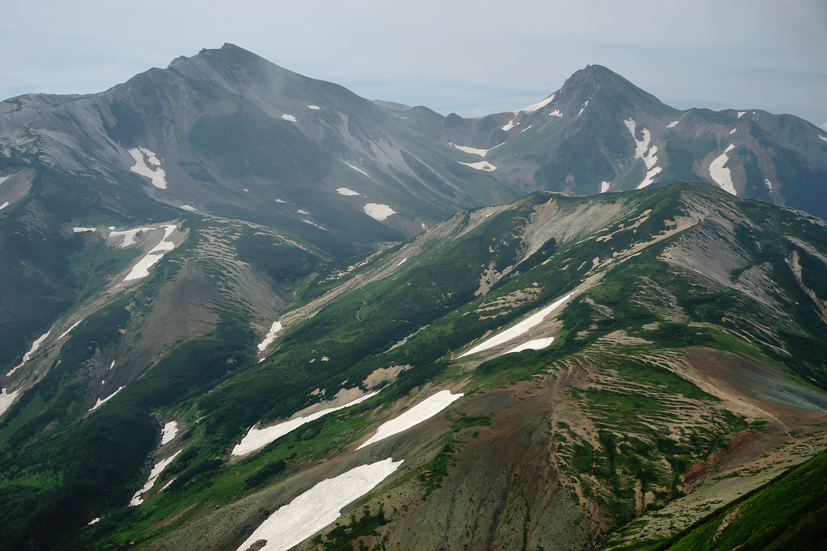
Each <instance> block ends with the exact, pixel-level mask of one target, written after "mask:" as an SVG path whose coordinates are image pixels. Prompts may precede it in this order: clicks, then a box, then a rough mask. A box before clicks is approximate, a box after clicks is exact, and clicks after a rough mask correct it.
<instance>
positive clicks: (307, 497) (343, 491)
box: [238, 457, 402, 551]
mask: <svg viewBox="0 0 827 551" xmlns="http://www.w3.org/2000/svg"><path fill="white" fill-rule="evenodd" d="M401 464H402V461H401V460H400V461H393V459H392V458H390V457H389V458H388V459H385V460H384V461H377V462H376V463H371V464H370V465H362V466H359V467H356V468H353V469H351V470H349V471H347V472H346V473H343V474H340V475H339V476H337V477H334V478H329V479H327V480H323V481H321V482H319V483H318V484H316V485H315V486H313V487H312V488H311V489H309V490H307V491H306V492H304V493H303V494H301V495H300V496H298V497H297V498H296V499H294V500H293V501H291V502H290V503H288V504H287V505H284V506H282V507H281V508H279V509H278V510H277V511H276V512H275V513H273V514H272V515H270V518H268V519H267V520H265V521H264V522H263V523H262V524H261V525H260V526H259V527H258V528H256V530H255V532H253V533H252V534H251V535H250V537H249V538H247V540H246V541H245V542H244V543H242V544H241V545H240V546H239V548H238V550H239V551H244V550H246V549H249V548H250V546H251V545H253V544H254V543H256V542H257V541H259V540H264V541H265V542H266V543H265V545H264V546H263V547H261V548H260V549H259V551H287V550H288V549H291V548H292V547H294V546H296V545H297V544H299V543H301V542H302V541H304V540H306V539H307V538H309V537H310V536H312V535H313V534H315V533H316V532H318V531H319V530H321V529H322V528H324V527H325V526H327V525H329V524H331V523H333V522H335V521H336V519H338V518H339V516H341V513H340V511H341V510H342V509H343V508H344V507H345V506H347V505H348V504H349V503H352V502H354V501H356V500H357V499H359V498H360V497H362V496H363V495H365V494H366V493H368V492H369V491H371V490H372V489H374V488H375V487H376V486H378V485H379V483H380V482H382V481H383V480H385V479H386V478H387V477H388V476H390V475H391V474H393V472H394V471H396V469H398V468H399V466H400V465H401Z"/></svg>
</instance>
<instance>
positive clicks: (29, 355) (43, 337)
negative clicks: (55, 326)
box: [6, 330, 52, 377]
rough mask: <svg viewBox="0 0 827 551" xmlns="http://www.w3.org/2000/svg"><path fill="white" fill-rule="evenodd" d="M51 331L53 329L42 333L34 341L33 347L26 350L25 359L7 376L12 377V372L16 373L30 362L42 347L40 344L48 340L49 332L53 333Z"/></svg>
mask: <svg viewBox="0 0 827 551" xmlns="http://www.w3.org/2000/svg"><path fill="white" fill-rule="evenodd" d="M51 332H52V331H51V330H49V331H46V332H45V333H43V334H42V335H40V337H39V338H38V339H37V340H36V341H34V342H33V343H32V347H31V349H30V350H29V351H28V352H26V353H25V354H23V361H22V362H20V365H18V366H16V367H15V368H14V369H12V370H11V371H9V372H8V373H6V377H11V374H12V373H14V372H15V371H17V370H18V369H20V368H21V367H23V366H24V365H26V362H28V361H29V360H30V359H31V358H32V356H33V355H34V353H35V352H37V349H38V348H40V345H41V344H43V341H45V340H46V337H48V336H49V333H51Z"/></svg>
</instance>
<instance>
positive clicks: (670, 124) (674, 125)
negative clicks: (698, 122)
mask: <svg viewBox="0 0 827 551" xmlns="http://www.w3.org/2000/svg"><path fill="white" fill-rule="evenodd" d="M679 122H681V121H679V120H677V121H672V122H670V123H669V124H667V125H666V128H675V127H676V126H678V123H679Z"/></svg>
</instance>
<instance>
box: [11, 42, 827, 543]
mask: <svg viewBox="0 0 827 551" xmlns="http://www.w3.org/2000/svg"><path fill="white" fill-rule="evenodd" d="M825 174H827V136H824V133H823V132H821V131H820V130H818V129H817V128H815V127H813V126H812V125H809V124H807V123H805V122H804V121H800V120H799V119H796V118H794V117H789V116H775V115H770V114H768V113H763V112H760V111H743V112H740V111H738V112H736V111H723V112H719V113H713V112H711V111H705V110H689V111H676V110H674V109H672V108H670V107H668V106H665V105H663V104H662V103H660V102H659V101H658V100H657V99H656V98H654V97H653V96H651V95H649V94H647V93H645V92H643V91H642V90H639V89H638V88H636V87H634V86H633V85H632V84H630V83H628V82H627V81H625V80H624V79H622V78H621V77H619V76H618V75H615V74H614V73H612V72H611V71H609V70H608V69H605V68H602V67H597V66H592V67H587V68H586V69H584V70H583V71H579V72H578V73H576V74H575V75H573V76H572V78H571V79H569V80H568V81H567V82H566V84H565V85H564V86H563V88H562V89H561V90H559V91H558V92H555V94H553V95H552V96H549V97H548V98H546V99H545V100H543V101H542V102H540V103H538V104H536V105H534V106H531V107H528V108H525V109H522V110H518V111H515V112H513V113H501V114H496V115H490V116H488V117H483V118H480V119H473V120H472V119H462V118H460V117H458V116H456V115H449V116H447V117H443V116H441V115H439V114H437V113H434V112H432V111H430V110H428V109H426V108H423V107H415V108H410V107H407V106H402V105H398V104H392V103H388V102H380V101H377V102H370V101H366V100H364V99H362V98H359V97H357V96H355V95H354V94H352V93H350V92H349V91H347V90H345V89H343V88H341V87H339V86H337V85H334V84H331V83H326V82H321V81H316V80H313V79H309V78H306V77H303V76H300V75H297V74H295V73H291V72H290V71H287V70H285V69H282V68H280V67H277V66H275V65H273V64H271V63H269V62H267V61H265V60H263V59H261V58H259V57H257V56H255V55H253V54H251V53H249V52H246V51H244V50H242V49H240V48H237V47H235V46H232V45H225V46H224V47H223V48H221V49H219V50H204V51H202V52H201V53H199V54H198V55H196V56H193V57H191V58H183V57H182V58H179V59H176V60H174V61H173V62H172V63H171V64H170V66H169V67H168V68H166V69H152V70H150V71H147V72H146V73H143V74H141V75H138V76H136V77H135V78H133V79H131V80H130V81H128V82H127V83H125V84H122V85H119V86H116V87H114V88H112V89H110V90H108V91H106V92H102V93H100V94H91V95H84V96H48V95H29V96H21V97H18V98H13V99H10V100H7V101H4V102H2V103H0V329H2V331H0V373H2V374H3V375H2V376H0V451H2V453H0V525H2V526H3V527H4V530H3V536H4V537H3V538H0V549H120V548H130V549H132V548H144V549H159V550H160V549H175V550H183V549H193V550H195V549H215V550H219V549H221V550H223V549H228V550H230V549H231V550H235V549H239V550H246V549H257V550H258V549H267V550H273V549H280V550H286V549H289V548H291V547H293V546H294V545H298V548H299V549H351V548H363V547H366V548H368V549H440V548H444V549H455V548H466V547H467V548H469V549H478V548H507V549H512V548H521V549H546V550H550V549H593V548H596V546H597V545H600V546H601V547H603V548H607V549H627V548H629V549H632V548H634V549H660V548H665V546H668V545H675V546H678V547H676V548H683V547H680V546H684V547H686V546H689V547H691V546H693V545H694V543H693V542H696V541H698V538H701V539H704V538H705V539H708V533H709V531H714V532H715V534H716V535H717V534H720V535H719V536H718V540H720V541H721V542H725V543H726V545H729V544H730V543H731V544H732V546H735V545H742V544H744V545H746V544H745V543H744V542H745V541H746V540H744V539H743V537H744V534H748V533H749V532H750V528H749V527H750V526H753V525H754V524H755V523H760V522H763V519H765V518H767V517H766V514H767V511H766V510H767V509H768V508H771V507H773V506H774V505H772V504H773V503H778V502H779V501H778V500H789V499H788V497H784V496H788V495H789V494H790V492H794V491H795V490H794V488H798V487H799V486H797V485H800V484H806V482H804V483H802V482H801V480H804V481H806V480H812V479H813V478H812V477H813V476H816V477H817V475H812V474H810V473H818V472H820V471H819V469H820V468H821V467H820V466H819V465H820V464H819V463H818V461H820V459H818V458H816V460H815V462H814V463H810V464H807V465H809V466H807V465H804V466H802V467H800V469H798V470H794V471H790V474H788V475H787V476H786V477H784V478H783V479H778V480H776V482H775V483H774V484H773V485H772V486H767V487H766V488H765V489H764V490H760V491H759V490H758V489H759V488H762V487H763V485H765V484H766V483H768V482H770V481H772V480H773V479H775V478H776V477H777V476H779V475H781V474H783V473H784V472H787V471H788V470H789V469H790V467H792V466H794V465H797V464H798V463H801V462H803V461H805V460H806V459H808V458H810V457H812V456H815V455H816V454H818V453H819V452H821V451H822V450H823V449H824V448H825V446H827V437H825V432H824V430H823V429H824V423H825V422H827V417H825V415H826V414H827V394H825V391H827V365H825V358H827V345H825V343H827V325H826V324H827V287H825V281H827V275H825V274H827V223H825V222H824V221H823V220H822V219H819V218H817V217H816V216H813V215H810V214H806V213H805V212H804V211H807V212H811V213H814V214H816V215H818V216H821V217H822V218H824V217H825V215H826V214H827V210H826V209H824V201H825V197H827V192H825V185H826V184H825V183H826V182H827V178H825ZM680 180H706V183H704V182H702V181H691V182H681V183H676V184H670V182H678V181H680ZM666 184H670V185H666ZM709 184H712V185H709ZM762 186H763V187H762ZM642 188H645V189H642ZM561 191H563V192H565V193H560V192H561ZM615 191H617V193H615ZM609 192H611V193H609ZM526 193H528V194H527V195H526ZM578 194H579V195H578ZM742 197H754V198H759V199H764V200H766V201H769V202H761V201H754V200H749V199H743V198H742ZM771 202H775V203H782V204H784V203H786V204H787V205H791V206H795V207H796V208H798V209H799V210H794V209H789V208H785V207H782V206H777V205H773V204H771ZM819 457H821V456H819ZM808 477H809V478H808ZM778 484H781V485H780V486H779V485H778ZM788 484H790V485H791V486H789V488H793V490H790V489H789V488H788ZM778 488H781V489H780V490H779V489H778ZM752 492H758V493H752ZM760 492H765V493H760ZM759 495H762V496H768V497H766V499H765V498H764V497H760V498H759V497H756V496H759ZM820 495H821V494H820V493H818V492H815V493H813V494H812V495H811V496H810V497H808V498H807V499H808V500H809V501H806V503H805V505H802V507H804V506H809V505H807V504H813V506H814V507H815V506H819V507H820V505H819V503H821V502H820V501H819V500H821V497H820ZM730 502H733V503H732V505H731V506H728V508H725V506H727V504H728V503H730ZM802 503H804V502H802ZM747 504H749V507H747ZM767 504H769V505H767ZM719 509H720V510H719ZM340 510H342V511H343V512H342V516H339V512H340ZM713 512H715V513H714V514H712V513H713ZM716 515H718V516H716ZM739 515H740V516H739ZM736 517H737V518H736ZM741 517H743V520H739V519H740V518H741ZM807 518H810V517H807ZM337 519H338V520H337ZM720 519H724V520H720ZM785 519H786V520H782V521H779V522H783V523H785V524H787V525H789V529H787V527H785V531H784V532H783V537H784V538H788V539H787V540H784V541H792V540H790V539H789V538H796V537H798V536H801V537H802V538H805V537H806V538H810V540H812V541H819V538H824V537H825V534H824V533H823V529H821V528H819V527H818V526H815V527H814V526H813V525H812V523H809V522H804V521H801V522H798V521H796V523H793V521H792V520H790V517H785ZM805 520H806V519H805ZM730 525H731V526H732V527H733V528H732V530H729V531H727V530H728V528H727V526H730ZM721 526H723V528H722V527H721ZM713 528H714V529H713ZM772 534H782V532H780V531H779V532H771V533H770V536H766V537H774V536H772ZM761 537H764V536H761ZM739 538H740V539H739ZM713 539H714V538H713ZM718 540H715V541H718ZM810 540H808V541H810ZM755 541H759V540H755ZM760 541H764V540H760ZM802 541H804V540H803V539H802ZM720 545H724V543H721V544H720ZM761 545H763V544H761Z"/></svg>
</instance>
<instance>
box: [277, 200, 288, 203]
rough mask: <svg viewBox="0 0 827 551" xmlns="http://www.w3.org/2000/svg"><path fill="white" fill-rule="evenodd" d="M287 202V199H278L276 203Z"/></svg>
mask: <svg viewBox="0 0 827 551" xmlns="http://www.w3.org/2000/svg"><path fill="white" fill-rule="evenodd" d="M286 202H287V201H284V200H283V199H276V203H286Z"/></svg>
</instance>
